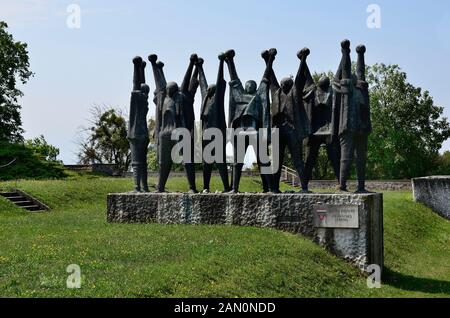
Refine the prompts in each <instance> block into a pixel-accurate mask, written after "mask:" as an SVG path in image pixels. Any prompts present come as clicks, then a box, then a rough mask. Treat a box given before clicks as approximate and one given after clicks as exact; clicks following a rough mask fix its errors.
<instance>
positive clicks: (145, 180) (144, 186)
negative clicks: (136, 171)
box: [141, 139, 150, 192]
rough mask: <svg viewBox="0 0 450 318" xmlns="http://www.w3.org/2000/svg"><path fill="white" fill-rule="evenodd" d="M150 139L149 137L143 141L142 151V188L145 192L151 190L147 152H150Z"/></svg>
mask: <svg viewBox="0 0 450 318" xmlns="http://www.w3.org/2000/svg"><path fill="white" fill-rule="evenodd" d="M149 142H150V140H149V139H147V140H145V141H144V143H143V148H142V153H141V158H142V159H141V161H142V167H141V171H142V181H141V182H142V189H143V190H144V192H149V188H148V163H147V154H148V144H149Z"/></svg>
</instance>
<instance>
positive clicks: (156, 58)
mask: <svg viewBox="0 0 450 318" xmlns="http://www.w3.org/2000/svg"><path fill="white" fill-rule="evenodd" d="M148 60H149V61H150V63H152V64H153V63H156V61H157V60H158V55H156V54H150V55H149V56H148Z"/></svg>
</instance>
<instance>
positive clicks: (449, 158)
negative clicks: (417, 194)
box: [433, 151, 450, 176]
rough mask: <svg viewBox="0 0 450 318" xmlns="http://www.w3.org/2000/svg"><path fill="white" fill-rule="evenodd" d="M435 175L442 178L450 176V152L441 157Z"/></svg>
mask: <svg viewBox="0 0 450 318" xmlns="http://www.w3.org/2000/svg"><path fill="white" fill-rule="evenodd" d="M433 174H435V175H442V176H444V175H445V176H448V175H450V151H446V152H444V153H443V154H442V155H440V156H439V158H438V160H437V164H436V168H435V170H434V172H433Z"/></svg>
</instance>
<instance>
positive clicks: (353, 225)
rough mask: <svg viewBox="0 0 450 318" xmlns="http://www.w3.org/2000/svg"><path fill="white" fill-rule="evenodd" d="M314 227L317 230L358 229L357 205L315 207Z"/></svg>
mask: <svg viewBox="0 0 450 318" xmlns="http://www.w3.org/2000/svg"><path fill="white" fill-rule="evenodd" d="M314 226H315V227H317V228H337V229H358V228H359V207H358V206H357V205H315V206H314Z"/></svg>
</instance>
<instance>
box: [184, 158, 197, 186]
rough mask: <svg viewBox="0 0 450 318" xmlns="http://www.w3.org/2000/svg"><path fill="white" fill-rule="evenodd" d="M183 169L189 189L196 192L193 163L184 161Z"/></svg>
mask: <svg viewBox="0 0 450 318" xmlns="http://www.w3.org/2000/svg"><path fill="white" fill-rule="evenodd" d="M184 170H185V172H186V177H187V180H188V183H189V190H190V191H191V192H193V193H198V191H197V187H196V185H195V165H194V164H193V163H186V164H185V165H184Z"/></svg>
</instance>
